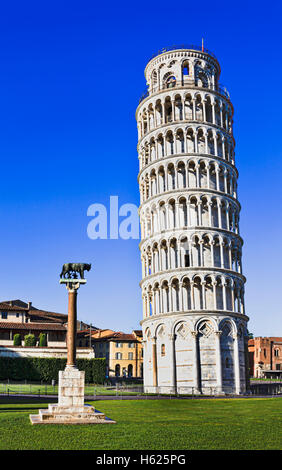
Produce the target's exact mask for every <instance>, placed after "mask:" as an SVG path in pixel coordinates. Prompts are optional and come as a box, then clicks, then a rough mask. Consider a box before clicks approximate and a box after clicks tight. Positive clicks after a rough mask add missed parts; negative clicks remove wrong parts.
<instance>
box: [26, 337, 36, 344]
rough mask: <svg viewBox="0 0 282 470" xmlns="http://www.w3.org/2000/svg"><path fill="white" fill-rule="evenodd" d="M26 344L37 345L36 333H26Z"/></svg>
mask: <svg viewBox="0 0 282 470" xmlns="http://www.w3.org/2000/svg"><path fill="white" fill-rule="evenodd" d="M24 345H25V346H36V339H35V336H34V335H25V337H24Z"/></svg>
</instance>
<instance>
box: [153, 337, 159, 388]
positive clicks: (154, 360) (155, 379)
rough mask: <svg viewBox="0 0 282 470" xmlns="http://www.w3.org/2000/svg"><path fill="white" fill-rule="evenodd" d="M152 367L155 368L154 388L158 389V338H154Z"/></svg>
mask: <svg viewBox="0 0 282 470" xmlns="http://www.w3.org/2000/svg"><path fill="white" fill-rule="evenodd" d="M152 367H153V387H157V386H158V373H157V344H156V337H154V338H152Z"/></svg>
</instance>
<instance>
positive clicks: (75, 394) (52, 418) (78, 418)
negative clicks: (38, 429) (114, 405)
mask: <svg viewBox="0 0 282 470" xmlns="http://www.w3.org/2000/svg"><path fill="white" fill-rule="evenodd" d="M84 376H85V372H84V371H80V370H78V369H76V368H75V367H66V369H65V370H64V371H60V372H59V399H58V404H57V405H49V406H48V409H41V410H39V414H38V415H30V421H31V423H32V424H54V423H56V424H110V423H115V421H113V420H112V419H109V418H107V417H106V416H105V415H104V414H103V413H101V412H99V411H97V410H95V408H94V407H93V406H90V405H84Z"/></svg>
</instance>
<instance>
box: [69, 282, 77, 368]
mask: <svg viewBox="0 0 282 470" xmlns="http://www.w3.org/2000/svg"><path fill="white" fill-rule="evenodd" d="M67 289H68V292H69V304H68V332H67V350H68V352H67V367H75V366H76V329H77V289H73V288H71V287H69V286H67Z"/></svg>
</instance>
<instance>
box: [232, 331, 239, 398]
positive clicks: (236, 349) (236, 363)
mask: <svg viewBox="0 0 282 470" xmlns="http://www.w3.org/2000/svg"><path fill="white" fill-rule="evenodd" d="M233 339H234V376H235V393H236V394H237V395H239V394H240V359H239V344H238V334H237V333H235V334H234V335H233Z"/></svg>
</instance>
